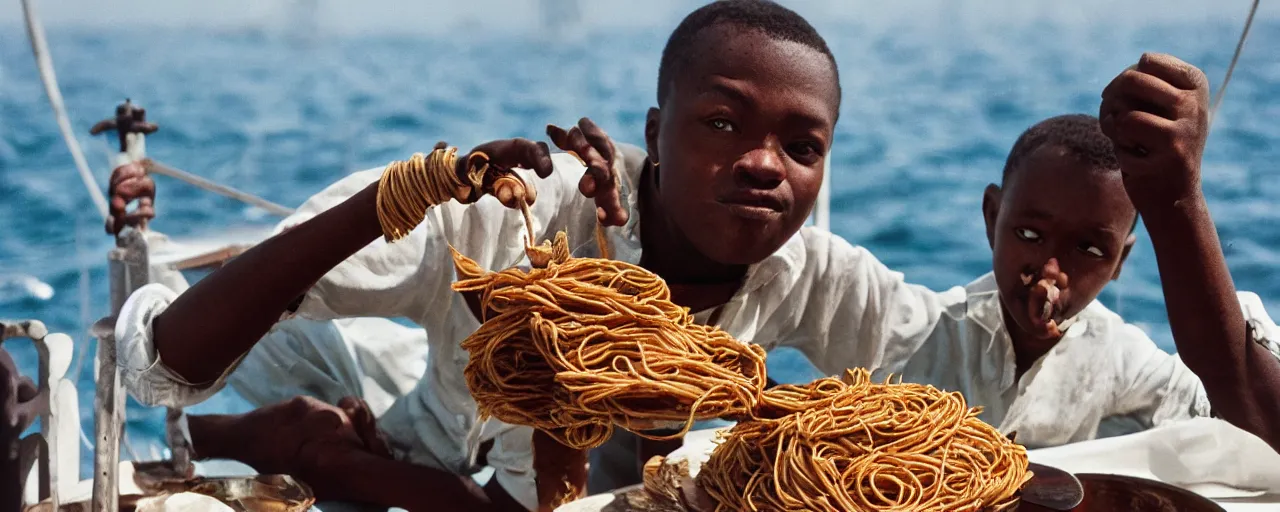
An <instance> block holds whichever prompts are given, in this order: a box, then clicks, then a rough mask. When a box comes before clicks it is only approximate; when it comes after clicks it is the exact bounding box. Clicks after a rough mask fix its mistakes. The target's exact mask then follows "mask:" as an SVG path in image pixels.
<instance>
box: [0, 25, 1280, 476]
mask: <svg viewBox="0 0 1280 512" xmlns="http://www.w3.org/2000/svg"><path fill="white" fill-rule="evenodd" d="M1094 21H1096V22H1091V23H1087V24H1081V23H1057V22H1052V21H1044V20H1040V21H1035V22H1029V23H1026V24H1022V25H1012V26H1011V25H1007V24H995V23H991V24H973V23H955V24H950V23H946V22H945V21H943V22H932V23H926V24H919V25H912V24H907V25H898V26H892V27H885V26H869V25H867V24H859V23H853V22H841V23H827V24H825V25H823V24H822V23H821V22H820V23H819V29H820V30H821V31H822V32H823V34H824V35H825V36H826V38H827V39H828V42H829V43H830V45H831V48H832V50H833V51H834V52H835V54H836V56H837V60H838V62H839V65H840V67H841V73H842V82H843V88H844V97H845V101H844V105H843V107H842V115H841V121H840V125H839V126H838V129H837V138H836V145H835V148H834V152H833V155H832V159H833V160H832V165H831V168H832V172H833V176H832V184H833V191H832V197H833V214H834V218H833V220H832V229H833V231H835V232H836V233H837V234H839V235H842V236H844V237H845V238H847V239H849V240H850V241H852V242H853V243H856V244H861V245H864V246H866V247H868V248H869V249H870V250H871V251H872V252H874V253H875V254H876V255H877V256H878V257H879V258H880V259H881V260H883V261H884V262H885V263H886V264H888V265H889V266H890V267H892V268H894V269H897V270H900V271H902V272H904V273H905V274H906V276H907V277H908V279H910V280H912V281H914V282H918V283H921V284H924V285H927V286H929V287H932V288H935V289H942V288H947V287H951V286H954V285H958V284H964V283H967V282H968V281H970V280H971V279H973V278H975V277H977V276H979V275H981V274H982V273H984V272H986V271H987V270H989V265H990V253H989V250H988V248H987V246H986V242H985V239H984V236H983V228H982V224H981V218H980V212H979V205H980V196H981V193H982V188H983V187H984V186H985V185H986V184H987V183H989V182H991V181H993V180H996V179H998V175H999V171H1000V168H1001V166H1002V164H1003V160H1004V156H1005V154H1006V152H1007V150H1008V148H1009V146H1010V145H1011V144H1012V143H1013V141H1014V139H1015V138H1016V137H1017V135H1018V134H1019V133H1020V132H1021V130H1023V129H1025V128H1026V127H1027V126H1029V125H1030V124H1032V123H1034V122H1035V121H1038V120H1040V119H1042V118H1045V117H1048V116H1051V115H1057V114H1061V113H1067V112H1087V113H1096V109H1097V104H1098V96H1099V93H1100V91H1101V90H1102V88H1103V86H1105V85H1106V83H1107V82H1108V81H1109V80H1110V79H1111V78H1112V77H1113V76H1114V75H1115V74H1116V73H1117V72H1118V71H1119V70H1121V69H1123V68H1124V67H1125V66H1127V65H1129V64H1130V63H1132V62H1134V61H1136V59H1137V58H1138V56H1139V55H1140V54H1141V52H1142V51H1147V50H1151V51H1162V52H1169V53H1173V54H1176V55H1178V56H1180V57H1182V58H1184V59H1186V60H1188V61H1190V62H1191V63H1193V64H1196V65H1198V66H1200V67H1201V68H1202V69H1204V70H1205V71H1206V72H1207V73H1208V74H1209V76H1210V78H1211V80H1212V81H1213V82H1214V84H1215V88H1216V86H1217V84H1218V82H1219V81H1220V80H1221V76H1222V74H1223V73H1224V72H1225V69H1226V66H1227V64H1228V62H1229V60H1230V57H1231V50H1232V48H1233V47H1234V45H1235V42H1236V38H1237V37H1238V34H1239V27H1238V25H1237V24H1234V23H1231V24H1226V23H1206V22H1185V23H1164V22H1162V23H1157V24H1149V25H1142V24H1134V23H1131V22H1129V23H1123V24H1122V23H1108V22H1105V21H1097V20H1094ZM667 30H668V29H667V28H661V29H653V30H650V29H647V28H646V29H635V30H630V31H627V30H624V31H613V32H610V33H608V34H595V35H592V34H590V33H589V34H588V35H587V36H585V37H579V38H576V39H571V40H551V39H547V38H533V37H522V36H516V35H503V34H487V35H485V36H484V37H474V38H448V39H446V38H430V37H403V36H396V37H393V36H385V37H378V36H337V35H334V36H327V35H324V34H319V35H318V36H317V34H311V36H313V37H301V38H300V37H294V36H286V35H282V34H275V33H270V32H264V31H253V30H243V31H227V30H211V29H210V30H204V29H181V30H179V29H159V28H156V29H147V30H125V29H105V28H59V29H58V30H51V31H50V33H49V39H50V45H51V50H52V53H53V55H54V58H55V62H56V64H57V71H58V73H59V80H60V82H61V86H62V91H63V94H64V95H65V97H66V102H67V108H68V110H69V112H70V114H71V117H72V120H73V122H74V124H75V126H76V129H77V130H78V133H79V136H80V141H81V143H82V144H83V145H84V146H85V147H86V148H87V150H88V156H89V158H90V163H91V165H93V166H95V171H96V172H97V174H98V176H97V178H98V180H99V182H100V184H102V186H103V188H104V189H105V181H106V176H107V174H108V173H109V169H107V168H106V165H105V162H106V155H107V151H108V145H107V144H106V143H105V142H104V141H95V140H92V139H91V138H90V137H89V136H88V135H87V131H88V127H89V126H91V125H92V124H93V123H94V122H96V121H98V120H100V119H103V118H106V117H108V116H110V115H111V114H112V113H113V112H114V107H115V105H116V104H118V103H119V102H121V101H122V100H123V99H124V98H126V97H130V98H132V99H133V100H134V101H135V102H136V103H139V104H141V105H143V106H145V107H146V108H147V109H148V115H149V118H150V119H151V120H152V121H155V122H157V123H159V124H160V126H161V130H160V131H159V132H158V133H156V134H155V135H153V136H151V137H149V138H148V148H147V149H148V152H149V153H150V155H151V156H153V157H156V158H157V159H160V160H162V161H165V162H168V163H171V164H173V165H176V166H179V167H182V168H184V169H187V170H190V171H193V172H196V173H198V174H201V175H203V176H205V177H208V178H210V179H213V180H216V181H219V182H223V183H228V184H232V185H234V186H236V187H238V188H241V189H244V190H247V191H251V192H253V193H255V194H259V195H261V196H264V197H266V198H268V199H270V200H273V201H276V202H278V203H282V204H286V205H296V204H298V203H300V202H302V201H303V200H304V199H306V198H307V197H308V196H309V195H311V194H313V193H315V192H317V191H319V190H320V189H322V188H323V187H324V186H325V185H327V184H328V183H330V182H332V181H334V180H336V179H337V178H339V177H341V176H343V175H345V174H347V173H349V172H352V171H354V170H359V169H364V168H368V167H372V166H375V165H381V164H383V163H385V162H387V161H389V160H392V159H396V158H403V157H404V156H405V155H407V154H409V153H411V152H413V151H419V150H423V149H424V148H429V147H430V146H431V145H432V144H433V143H435V142H436V141H437V140H441V139H445V140H448V141H449V142H451V143H453V144H456V145H458V146H461V147H470V146H472V145H475V144H477V143H480V142H483V141H485V140H489V139H495V138H506V137H514V136H524V137H530V138H537V137H540V136H541V134H542V130H543V127H544V125H545V124H546V123H548V122H554V123H559V124H566V123H572V122H574V121H575V120H576V119H578V118H579V117H581V116H589V117H591V118H592V119H594V120H595V121H596V122H598V123H600V124H601V125H602V126H603V127H604V128H605V129H606V130H607V131H608V132H609V133H610V134H612V135H613V136H614V137H615V138H617V139H619V140H622V141H626V142H632V143H638V142H641V140H642V139H641V137H642V124H643V119H644V114H645V111H646V109H647V108H649V107H650V106H651V105H652V103H653V101H654V99H653V98H654V89H655V84H654V82H655V79H656V73H657V62H658V57H659V54H660V51H661V47H662V44H663V43H664V42H665V38H666V36H667ZM596 35H598V36H599V37H595V36H596ZM295 36H296V34H295ZM1277 44H1280V23H1275V22H1261V24H1259V25H1258V26H1255V27H1254V31H1253V34H1252V37H1251V40H1250V42H1249V46H1248V48H1247V50H1246V53H1245V55H1244V57H1243V58H1242V60H1241V63H1240V67H1239V68H1238V69H1237V70H1236V74H1235V77H1234V79H1233V82H1232V84H1231V90H1230V92H1229V94H1228V96H1227V99H1226V102H1225V103H1224V105H1223V109H1222V112H1221V115H1220V116H1219V119H1218V120H1217V121H1216V123H1217V124H1216V129H1215V132H1214V134H1213V136H1212V137H1211V140H1210V146H1209V150H1208V154H1207V156H1206V164H1205V170H1204V187H1205V189H1206V191H1207V193H1208V196H1209V197H1210V206H1211V208H1212V210H1213V213H1214V215H1215V218H1216V220H1217V223H1218V228H1219V233H1220V235H1221V238H1222V240H1223V243H1224V245H1225V249H1226V253H1227V256H1228V260H1229V263H1230V265H1231V269H1232V272H1233V276H1234V278H1235V281H1236V285H1237V287H1239V288H1240V289H1244V290H1251V291H1255V292H1258V293H1259V294H1260V295H1261V296H1262V297H1263V299H1264V301H1266V303H1267V305H1268V307H1269V308H1270V309H1271V311H1273V312H1277V311H1280V308H1278V307H1277V304H1278V303H1277V301H1278V300H1280V273H1277V272H1274V271H1273V270H1274V269H1276V268H1277V266H1278V265H1280V254H1278V253H1277V249H1278V248H1280V209H1276V208H1273V207H1268V204H1272V205H1273V204H1274V202H1273V199H1272V198H1273V197H1275V196H1276V194H1277V192H1280V182H1278V181H1277V180H1275V179H1274V177H1275V176H1276V175H1277V174H1276V171H1275V170H1274V169H1273V165H1274V162H1276V161H1277V157H1278V156H1280V145H1278V144H1280V126H1277V124H1276V123H1275V121H1274V120H1275V119H1280V62H1278V61H1276V60H1275V59H1274V58H1272V56H1271V53H1272V52H1271V49H1272V48H1275V47H1276V45H1277ZM104 140H105V139H104ZM156 180H157V182H158V186H159V189H160V191H159V198H158V200H157V209H158V211H159V213H160V217H159V218H158V219H157V220H156V221H155V223H154V224H153V227H154V228H155V229H157V230H160V231H162V232H165V233H167V234H169V235H171V236H175V237H184V236H187V237H189V236H199V235H202V234H216V233H218V232H221V231H224V230H229V229H235V228H237V227H243V226H253V225H267V224H271V223H272V222H274V219H272V218H270V217H269V216H268V215H266V214H264V213H263V212H261V211H259V210H255V209H252V208H246V207H245V206H243V205H241V204H238V203H235V202H233V201H230V200H226V199H223V198H220V197H217V196H213V195H210V194H208V193H205V192H202V191H199V190H195V189H193V188H190V187H187V186H185V185H183V184H181V183H178V182H176V181H173V180H170V179H167V178H164V177H157V178H156ZM0 219H5V220H6V221H7V222H6V225H5V229H4V232H3V235H0V318H38V319H41V320H43V321H44V322H45V323H47V324H48V325H49V326H50V327H51V328H53V329H54V330H57V331H64V332H68V333H72V334H73V335H74V336H75V337H76V339H77V341H78V342H83V343H84V344H85V347H86V349H87V351H86V352H85V353H86V354H92V352H91V350H92V345H91V343H89V340H87V339H86V338H87V336H86V335H84V334H83V333H85V332H86V330H87V326H88V324H89V323H90V322H91V321H92V320H95V319H97V318H100V317H102V316H104V315H106V314H107V313H108V299H107V296H108V291H107V279H106V264H105V263H106V259H105V254H106V252H107V250H108V249H109V248H110V247H111V245H112V242H111V240H110V238H109V237H107V236H105V235H104V234H103V232H102V231H101V229H102V228H101V219H99V218H98V217H97V213H96V212H95V211H94V210H93V207H92V204H91V203H90V201H89V198H88V195H87V193H86V192H85V191H84V189H83V186H82V185H81V183H80V181H79V178H78V177H77V175H76V174H75V171H74V167H73V165H72V160H71V158H70V156H69V154H68V152H67V150H66V147H65V145H64V144H63V142H62V140H61V138H60V137H59V135H58V132H57V127H56V125H55V123H54V120H53V118H52V115H51V111H50V109H49V105H48V102H47V100H46V98H45V96H44V92H43V89H42V88H41V85H40V82H39V78H38V75H37V73H36V70H35V66H34V64H33V59H32V57H31V53H30V50H29V48H28V46H27V42H26V39H25V33H24V31H23V29H22V28H21V27H19V26H7V27H3V30H0ZM1139 239H1140V241H1139V244H1138V247H1137V249H1136V250H1135V251H1134V254H1133V255H1132V257H1131V258H1130V260H1129V264H1128V266H1127V268H1126V270H1125V272H1124V273H1123V275H1122V277H1121V279H1120V280H1119V282H1117V283H1115V284H1113V285H1112V286H1110V287H1109V288H1108V290H1107V291H1106V292H1104V294H1103V297H1102V300H1103V301H1104V302H1105V303H1106V304H1107V305H1108V306H1110V307H1112V308H1113V309H1115V310H1116V311H1119V312H1120V313H1121V314H1122V315H1124V316H1125V317H1126V318H1128V319H1129V320H1130V321H1132V322H1134V323H1136V324H1137V325H1139V326H1141V327H1142V328H1143V329H1145V330H1146V331H1147V332H1148V333H1150V335H1151V336H1152V337H1153V338H1154V339H1155V340H1157V342H1158V343H1159V344H1160V345H1161V346H1162V347H1164V348H1166V349H1169V350H1172V347H1173V344H1172V340H1171V337H1170V335H1169V332H1168V325H1167V322H1166V320H1165V319H1164V317H1165V310H1164V306H1163V301H1162V299H1161V290H1160V281H1159V277H1158V275H1157V271H1156V267H1155V261H1154V257H1153V254H1152V251H1151V247H1150V244H1149V243H1147V242H1146V241H1145V234H1144V232H1143V231H1142V230H1141V228H1140V229H1139ZM86 298H87V299H86ZM6 349H8V350H10V351H11V353H13V354H14V356H15V358H16V359H17V361H18V363H19V366H20V367H21V369H22V371H23V372H25V373H27V374H30V375H34V373H35V353H34V350H32V349H31V347H30V346H29V344H27V343H23V342H16V343H13V344H11V345H7V346H6ZM80 359H83V358H80ZM90 362H91V358H90ZM90 366H91V365H90V364H80V363H79V360H78V361H77V365H74V366H73V369H74V368H80V369H81V371H80V373H78V375H79V376H80V377H79V380H78V388H79V391H80V396H81V415H82V418H83V423H84V428H85V431H86V432H92V417H91V412H92V397H93V383H92V369H91V368H90ZM771 372H772V374H773V375H775V376H777V377H780V379H779V380H786V381H801V380H807V379H809V378H811V377H812V373H811V372H812V369H811V368H809V367H807V365H806V364H805V362H804V361H803V359H801V358H799V357H797V356H796V354H794V353H790V354H788V353H781V354H777V359H775V360H774V361H773V362H772V363H771ZM237 407H239V405H238V404H237V403H236V401H235V399H234V397H224V396H219V397H215V399H213V400H212V401H210V402H208V403H206V404H203V405H202V406H201V407H199V408H198V410H200V411H215V410H230V409H235V408H237ZM128 414H129V418H130V419H129V423H128V432H129V436H130V438H131V440H132V444H133V445H134V446H136V447H138V449H139V451H142V452H143V453H139V455H140V456H142V457H144V458H146V457H148V449H147V448H146V447H150V446H156V445H158V444H159V443H160V439H161V436H160V432H161V430H160V428H159V427H160V420H161V418H162V415H161V413H160V412H159V411H156V410H147V409H143V408H141V407H138V406H137V404H132V403H131V406H130V408H129V411H128ZM126 455H127V453H126ZM85 464H86V469H85V470H86V471H88V469H87V465H88V464H89V457H88V454H87V453H86V457H85ZM86 475H87V473H86Z"/></svg>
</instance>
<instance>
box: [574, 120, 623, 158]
mask: <svg viewBox="0 0 1280 512" xmlns="http://www.w3.org/2000/svg"><path fill="white" fill-rule="evenodd" d="M578 129H579V130H580V131H581V132H582V135H583V136H584V137H586V139H587V142H588V143H590V144H591V147H593V148H595V149H596V151H598V152H599V153H600V156H601V157H604V160H605V162H607V163H608V164H610V165H612V164H613V157H614V156H615V155H614V154H613V141H611V140H609V135H608V134H606V133H605V132H604V129H603V128H600V127H599V126H596V124H595V123H594V122H592V121H591V120H590V119H587V118H585V117H584V118H582V119H579V120H578Z"/></svg>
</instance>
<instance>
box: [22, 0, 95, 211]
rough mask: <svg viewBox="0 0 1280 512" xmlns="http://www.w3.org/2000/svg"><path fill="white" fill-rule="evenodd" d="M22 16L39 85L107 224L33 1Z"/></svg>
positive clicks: (25, 0) (27, 2)
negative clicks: (59, 87)
mask: <svg viewBox="0 0 1280 512" xmlns="http://www.w3.org/2000/svg"><path fill="white" fill-rule="evenodd" d="M22 12H23V14H24V15H25V17H26V21H27V37H28V38H29V39H30V40H31V51H32V53H34V54H35V57H36V66H37V67H39V68H40V81H41V82H44V92H45V94H46V95H48V96H49V104H50V105H51V106H52V107H53V115H54V116H55V117H57V119H58V129H59V130H60V131H62V139H63V140H64V141H66V142H67V149H69V150H71V158H72V159H73V160H75V162H76V169H77V170H79V171H80V179H81V180H82V181H84V186H85V188H88V189H89V197H90V198H92V199H93V203H94V205H95V206H97V208H98V213H99V214H101V215H102V218H103V220H106V218H107V198H106V196H104V195H103V194H102V190H101V187H99V186H98V182H97V181H96V180H94V179H93V172H92V171H90V170H89V162H87V161H86V160H85V159H84V152H83V151H81V150H80V143H79V142H78V141H76V136H75V133H74V132H73V131H72V130H71V120H70V119H69V118H68V117H67V109H66V106H65V105H63V104H62V91H60V90H59V89H58V77H57V75H56V74H55V73H54V72H53V60H52V59H50V58H49V45H48V43H47V42H45V39H44V27H42V26H41V25H40V20H39V18H38V17H37V16H36V10H35V6H34V5H33V4H32V2H31V0H22Z"/></svg>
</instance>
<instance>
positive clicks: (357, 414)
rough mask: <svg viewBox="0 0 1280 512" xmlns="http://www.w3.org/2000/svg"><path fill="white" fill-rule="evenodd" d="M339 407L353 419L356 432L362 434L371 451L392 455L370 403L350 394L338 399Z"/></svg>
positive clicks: (361, 436) (362, 439) (387, 455)
mask: <svg viewBox="0 0 1280 512" xmlns="http://www.w3.org/2000/svg"><path fill="white" fill-rule="evenodd" d="M338 407H340V408H341V409H342V410H343V411H344V412H345V413H346V414H347V417H348V418H350V419H351V423H352V424H353V425H354V426H355V429H356V434H358V435H359V436H360V440H361V441H363V442H364V445H365V447H366V448H368V449H369V451H372V452H374V453H376V454H378V455H383V456H386V457H390V456H391V450H390V449H389V448H388V447H387V443H386V440H385V439H383V437H382V432H381V431H379V430H378V422H377V419H376V418H374V417H373V411H371V410H369V404H368V403H366V402H365V401H364V400H361V399H359V398H356V397H353V396H349V397H345V398H343V399H342V400H340V401H338Z"/></svg>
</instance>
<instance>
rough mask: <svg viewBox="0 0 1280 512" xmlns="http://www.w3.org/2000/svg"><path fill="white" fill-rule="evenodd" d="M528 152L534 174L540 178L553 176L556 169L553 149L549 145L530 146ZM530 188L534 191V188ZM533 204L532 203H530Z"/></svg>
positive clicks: (542, 143) (540, 143) (539, 143)
mask: <svg viewBox="0 0 1280 512" xmlns="http://www.w3.org/2000/svg"><path fill="white" fill-rule="evenodd" d="M528 151H529V155H527V158H528V159H529V160H528V161H529V164H530V168H531V169H533V172H535V173H537V174H538V177H539V178H546V177H548V176H551V171H553V170H554V167H553V166H552V164H551V148H549V147H548V146H547V143H546V142H542V141H538V142H536V143H534V144H533V145H532V146H529V149H528ZM529 188H530V189H532V188H533V187H529ZM532 202H533V201H530V203H532Z"/></svg>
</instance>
